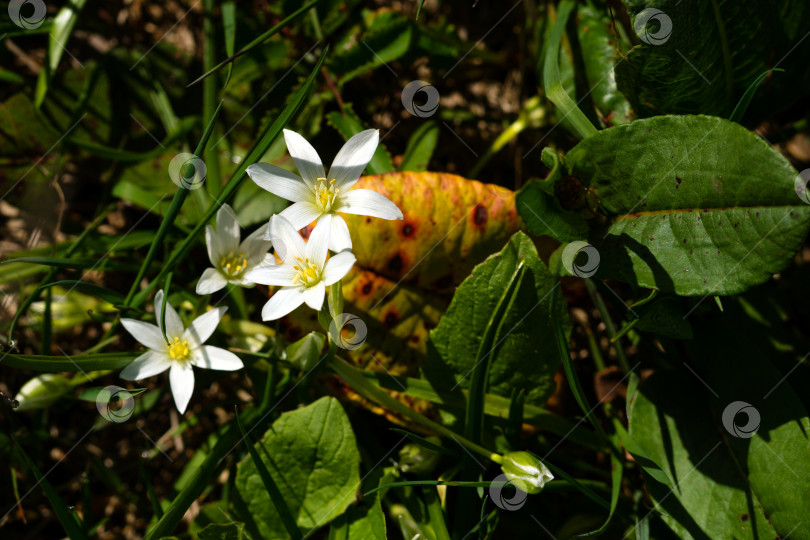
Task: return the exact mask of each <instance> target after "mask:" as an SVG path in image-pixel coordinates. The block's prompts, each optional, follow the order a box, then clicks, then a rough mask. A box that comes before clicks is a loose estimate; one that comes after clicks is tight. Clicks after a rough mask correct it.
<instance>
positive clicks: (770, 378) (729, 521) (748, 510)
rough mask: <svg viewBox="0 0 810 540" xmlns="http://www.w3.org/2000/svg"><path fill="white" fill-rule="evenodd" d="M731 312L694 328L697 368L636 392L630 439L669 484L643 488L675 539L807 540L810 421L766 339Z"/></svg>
mask: <svg viewBox="0 0 810 540" xmlns="http://www.w3.org/2000/svg"><path fill="white" fill-rule="evenodd" d="M733 311H735V310H734V308H733V306H732V307H730V308H729V309H728V310H727V313H724V314H722V315H716V312H713V313H714V317H715V319H717V320H715V321H711V320H708V321H707V320H703V321H700V324H698V325H696V328H700V330H701V335H700V338H699V341H697V342H696V344H695V345H696V346H695V347H694V348H693V349H692V354H691V356H692V358H694V364H693V367H690V368H689V369H686V368H680V369H678V370H677V371H662V372H659V373H656V374H654V375H653V376H651V377H650V378H649V379H647V380H645V381H644V382H643V383H642V384H641V385H640V386H639V389H638V393H637V394H636V396H635V397H634V398H633V399H631V400H630V403H629V419H630V433H631V435H632V436H633V438H634V440H635V441H636V442H637V443H638V444H639V445H640V446H641V447H642V448H643V449H644V450H645V452H646V454H647V455H648V456H649V457H650V458H651V459H653V460H654V461H655V462H656V463H657V464H658V465H659V466H660V468H661V469H662V470H663V471H664V472H665V473H666V474H667V476H668V477H669V479H670V481H671V483H672V485H673V486H675V488H674V489H670V488H668V487H665V486H662V485H661V484H659V483H658V482H655V481H648V482H647V487H648V489H649V491H650V493H651V495H652V497H653V499H654V500H655V501H656V502H657V503H658V505H660V506H659V508H660V512H661V513H662V515H663V519H664V521H666V522H667V524H668V525H669V526H670V527H671V528H672V529H673V530H674V531H675V532H676V533H677V534H678V535H679V536H680V537H682V538H684V537H693V538H717V537H724V536H728V532H729V531H738V533H739V534H740V535H741V537H743V538H756V537H760V538H775V537H786V536H788V535H789V536H791V537H795V538H803V537H805V536H807V535H808V534H810V523H808V522H807V520H806V501H807V498H808V497H809V496H810V437H809V436H808V433H810V418H808V414H807V411H806V410H805V408H804V406H803V405H802V402H801V401H800V399H799V397H798V395H797V394H796V393H795V392H794V390H793V386H792V385H791V384H790V382H789V381H786V380H785V378H786V377H787V375H788V374H789V372H787V371H786V370H785V371H784V372H783V370H779V369H776V367H775V366H774V364H773V363H772V362H771V360H770V359H769V358H775V357H776V353H775V351H774V350H773V346H772V344H771V343H770V342H769V341H768V339H767V336H759V335H758V334H757V333H756V330H755V329H754V328H753V327H751V325H749V324H746V323H745V322H744V321H743V320H742V319H741V318H740V317H739V315H738V314H734V313H731V312H733ZM793 367H795V363H794V365H793V366H791V367H789V368H788V369H793ZM802 390H803V389H802ZM735 413H736V414H735ZM749 422H752V423H751V424H750V425H749Z"/></svg>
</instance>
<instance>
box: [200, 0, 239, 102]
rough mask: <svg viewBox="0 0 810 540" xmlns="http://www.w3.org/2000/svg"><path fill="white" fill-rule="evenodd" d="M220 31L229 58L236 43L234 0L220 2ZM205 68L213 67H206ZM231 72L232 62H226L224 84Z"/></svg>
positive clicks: (229, 79)
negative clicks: (223, 37) (232, 0)
mask: <svg viewBox="0 0 810 540" xmlns="http://www.w3.org/2000/svg"><path fill="white" fill-rule="evenodd" d="M222 31H223V33H224V34H225V54H227V55H228V58H231V57H232V56H233V54H234V47H235V43H236V2H223V3H222ZM206 69H207V70H208V69H213V68H208V67H206ZM232 74H233V62H228V74H227V75H226V76H225V84H224V85H223V86H228V83H229V82H230V81H231V75H232Z"/></svg>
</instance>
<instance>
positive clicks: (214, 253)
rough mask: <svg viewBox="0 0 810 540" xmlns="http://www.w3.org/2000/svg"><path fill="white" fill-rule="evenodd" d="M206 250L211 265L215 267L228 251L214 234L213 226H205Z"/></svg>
mask: <svg viewBox="0 0 810 540" xmlns="http://www.w3.org/2000/svg"><path fill="white" fill-rule="evenodd" d="M205 249H207V250H208V260H209V261H211V264H213V265H214V266H216V265H217V261H219V259H220V258H221V257H222V254H223V253H224V252H225V251H227V250H226V249H223V246H222V240H221V239H220V238H219V236H217V233H216V232H214V228H213V227H212V226H211V225H206V226H205Z"/></svg>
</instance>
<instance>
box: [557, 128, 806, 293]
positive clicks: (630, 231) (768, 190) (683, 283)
mask: <svg viewBox="0 0 810 540" xmlns="http://www.w3.org/2000/svg"><path fill="white" fill-rule="evenodd" d="M565 163H566V166H567V167H568V169H569V172H570V174H571V175H573V176H574V177H576V178H578V179H579V180H580V181H581V182H582V183H583V184H585V185H586V186H587V188H588V191H589V197H591V200H596V201H598V212H599V213H600V214H602V215H604V216H606V222H605V225H604V226H600V225H599V224H598V223H599V221H600V220H599V219H594V220H592V221H591V222H592V223H594V226H593V228H592V231H591V235H590V237H591V242H592V243H593V244H594V246H595V247H596V248H597V250H598V252H599V256H600V266H599V269H598V272H597V273H596V277H599V278H616V279H620V280H623V281H627V282H630V283H638V284H639V285H641V286H642V287H649V288H653V289H660V290H662V291H664V292H674V293H677V294H680V295H705V294H720V295H724V294H733V293H737V292H740V291H743V290H745V289H747V288H749V287H751V286H753V285H757V284H759V283H762V282H764V281H766V280H767V279H768V278H769V277H770V276H771V275H773V274H774V273H777V272H779V271H781V270H782V269H783V268H784V267H785V266H786V265H787V264H788V263H789V262H790V261H791V259H792V258H793V255H794V254H795V253H796V251H797V250H798V249H799V247H800V246H801V245H802V243H803V241H804V239H805V237H806V236H807V232H808V228H809V227H810V205H807V204H804V202H803V201H802V199H800V198H799V197H798V196H797V194H796V191H795V187H794V181H795V179H796V178H797V175H798V173H797V172H796V170H795V169H794V168H793V167H792V166H791V165H790V163H789V162H788V161H787V160H786V159H785V158H784V157H783V156H782V155H781V154H780V153H779V152H777V151H776V150H775V149H773V148H772V147H771V146H770V145H769V144H768V143H767V142H765V141H764V140H762V139H761V138H759V137H757V136H756V135H755V134H753V133H751V132H749V131H748V130H746V129H745V128H743V127H741V126H739V125H738V124H735V123H733V122H730V121H728V120H723V119H720V118H713V117H708V116H662V117H655V118H650V119H647V120H640V121H636V122H633V123H632V124H629V125H625V126H617V127H613V128H609V129H605V130H603V131H600V132H599V133H597V134H596V135H594V136H592V137H589V138H587V139H585V140H584V141H582V142H581V143H579V144H578V145H577V146H576V147H574V148H573V149H572V150H571V151H570V152H569V153H568V154H567V155H566V157H565Z"/></svg>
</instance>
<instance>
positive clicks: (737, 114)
mask: <svg viewBox="0 0 810 540" xmlns="http://www.w3.org/2000/svg"><path fill="white" fill-rule="evenodd" d="M774 71H781V72H784V71H785V70H784V69H779V68H776V69H769V70H768V71H766V72H764V73H762V74H761V75H760V76H759V77H757V78H756V79H754V82H752V83H751V84H750V85H749V86H748V89H747V90H746V91H745V93H744V94H743V96H742V97H741V98H740V101H739V102H737V106H736V107H734V110H733V111H732V112H731V116H730V117H729V118H728V119H729V120H731V121H732V122H737V123H738V124H742V119H743V117H744V116H745V111H747V110H748V106H749V105H750V104H751V100H752V99H754V95H755V94H756V93H757V89H758V88H759V87H760V85H761V84H762V81H764V80H765V78H766V77H767V76H768V75H770V74H771V73H773V72H774Z"/></svg>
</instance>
